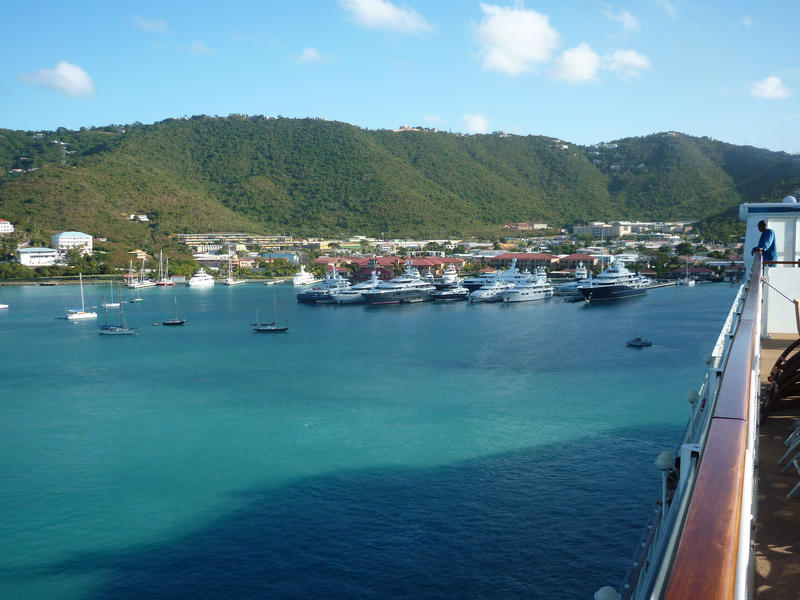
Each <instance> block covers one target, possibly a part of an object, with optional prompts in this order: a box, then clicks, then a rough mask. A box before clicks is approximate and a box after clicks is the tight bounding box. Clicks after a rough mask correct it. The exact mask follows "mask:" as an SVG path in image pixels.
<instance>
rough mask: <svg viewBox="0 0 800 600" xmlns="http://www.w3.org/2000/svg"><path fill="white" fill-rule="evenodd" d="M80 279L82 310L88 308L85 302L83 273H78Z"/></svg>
mask: <svg viewBox="0 0 800 600" xmlns="http://www.w3.org/2000/svg"><path fill="white" fill-rule="evenodd" d="M78 281H79V282H80V284H81V310H86V307H85V306H84V303H83V273H78Z"/></svg>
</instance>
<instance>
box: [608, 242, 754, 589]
mask: <svg viewBox="0 0 800 600" xmlns="http://www.w3.org/2000/svg"><path fill="white" fill-rule="evenodd" d="M752 272H755V273H758V274H760V273H761V257H760V255H759V256H756V263H754V265H753V269H752ZM760 326H761V285H760V280H759V279H758V278H756V279H753V278H752V277H751V280H750V282H749V283H748V285H747V286H742V287H740V289H739V292H738V294H737V296H736V298H735V300H734V302H733V304H732V306H731V310H730V311H729V313H728V317H727V319H726V321H725V325H724V326H723V328H722V331H721V332H720V335H719V337H718V339H717V342H716V344H715V345H714V349H713V351H712V353H711V354H710V355H709V356H708V357H707V358H706V365H707V371H706V375H705V377H704V379H703V382H702V385H701V387H700V389H699V390H692V391H690V393H689V397H688V400H689V403H690V405H691V416H690V419H689V422H688V424H687V427H686V430H685V432H684V435H683V436H682V438H681V444H680V445H679V447H678V448H677V452H676V453H675V454H677V455H678V457H679V459H678V460H675V459H674V456H675V454H673V453H670V452H664V453H662V455H661V456H659V459H658V460H657V461H656V464H657V465H658V466H659V467H660V468H661V469H662V498H661V501H660V503H659V505H657V506H656V508H655V510H654V512H653V515H652V517H651V519H650V522H649V523H648V525H647V528H646V529H645V532H644V533H643V535H642V539H641V540H640V542H639V545H638V546H637V555H636V557H635V558H634V561H633V563H632V565H631V567H630V568H629V569H628V572H627V573H626V576H625V579H624V580H623V586H622V590H621V592H622V596H623V597H624V598H626V599H629V600H640V599H645V598H648V599H651V598H670V599H678V598H681V599H682V598H704V599H716V598H719V599H722V598H725V599H729V598H745V597H746V596H747V590H748V586H749V574H750V569H749V567H748V565H749V564H750V562H751V560H750V559H751V544H750V533H751V529H752V505H753V489H752V470H753V464H754V459H755V457H754V448H755V441H756V430H755V426H756V415H757V412H758V411H757V406H758V397H757V392H758V354H759V349H760V344H759V343H758V342H759V337H760ZM675 471H677V473H678V479H677V482H675V475H676V473H675ZM671 485H672V486H674V488H673V489H672V490H671V489H670V486H671ZM704 520H705V521H704ZM717 536H723V537H722V538H720V537H717ZM712 574H713V575H712Z"/></svg>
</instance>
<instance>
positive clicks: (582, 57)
mask: <svg viewBox="0 0 800 600" xmlns="http://www.w3.org/2000/svg"><path fill="white" fill-rule="evenodd" d="M599 68H600V55H599V54H597V52H595V51H594V50H592V48H591V46H589V44H586V43H583V44H580V45H579V46H576V47H575V48H570V49H569V50H565V51H564V52H562V53H561V56H559V57H558V59H556V62H555V64H554V65H553V68H552V69H550V76H551V77H552V78H553V79H562V80H564V81H567V82H569V83H582V82H584V81H591V80H593V79H595V77H596V76H597V71H598V69H599Z"/></svg>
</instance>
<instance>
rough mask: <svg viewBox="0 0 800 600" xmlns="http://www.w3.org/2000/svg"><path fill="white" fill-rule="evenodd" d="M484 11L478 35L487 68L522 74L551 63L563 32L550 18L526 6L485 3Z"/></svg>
mask: <svg viewBox="0 0 800 600" xmlns="http://www.w3.org/2000/svg"><path fill="white" fill-rule="evenodd" d="M481 10H482V11H483V21H481V23H480V25H478V27H477V28H476V31H475V35H476V37H477V39H478V43H479V44H480V45H481V49H480V56H481V57H482V58H483V68H484V69H488V70H494V71H500V72H502V73H506V74H508V75H519V74H520V73H525V72H528V71H531V70H532V69H533V67H534V66H535V65H536V64H538V63H543V62H547V61H549V60H550V59H551V58H552V56H553V53H554V52H555V51H556V49H557V48H558V46H559V38H560V36H559V33H558V31H556V29H555V28H554V27H553V26H552V25H550V19H549V18H548V16H547V15H543V14H541V13H538V12H536V11H534V10H527V9H525V8H522V5H517V6H515V7H513V8H511V7H505V6H496V5H493V4H483V3H481Z"/></svg>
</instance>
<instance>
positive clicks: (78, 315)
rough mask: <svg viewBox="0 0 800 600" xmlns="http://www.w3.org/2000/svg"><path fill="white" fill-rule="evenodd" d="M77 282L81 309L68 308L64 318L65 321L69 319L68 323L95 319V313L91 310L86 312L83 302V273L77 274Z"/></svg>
mask: <svg viewBox="0 0 800 600" xmlns="http://www.w3.org/2000/svg"><path fill="white" fill-rule="evenodd" d="M78 280H79V281H80V284H81V307H80V308H68V309H67V314H66V316H65V317H64V318H65V319H69V320H70V321H80V320H82V319H96V318H97V313H96V312H92V311H91V310H86V305H85V304H84V301H83V273H78Z"/></svg>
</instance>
